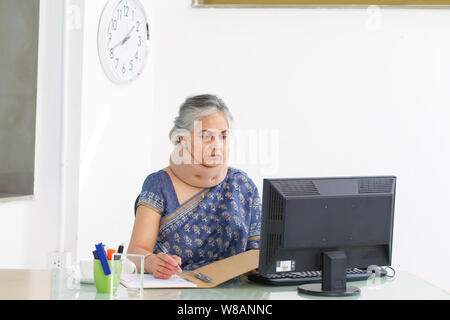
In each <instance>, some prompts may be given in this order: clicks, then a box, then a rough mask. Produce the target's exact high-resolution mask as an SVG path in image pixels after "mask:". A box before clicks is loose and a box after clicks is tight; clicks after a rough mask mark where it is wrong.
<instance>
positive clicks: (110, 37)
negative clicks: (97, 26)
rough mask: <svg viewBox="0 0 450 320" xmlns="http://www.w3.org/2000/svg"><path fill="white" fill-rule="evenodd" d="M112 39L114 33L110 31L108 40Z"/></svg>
mask: <svg viewBox="0 0 450 320" xmlns="http://www.w3.org/2000/svg"><path fill="white" fill-rule="evenodd" d="M111 39H112V33H111V32H108V40H110V41H111Z"/></svg>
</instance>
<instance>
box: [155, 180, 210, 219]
mask: <svg viewBox="0 0 450 320" xmlns="http://www.w3.org/2000/svg"><path fill="white" fill-rule="evenodd" d="M209 191H210V188H206V189H204V190H201V191H200V192H198V193H197V194H195V195H193V196H192V197H191V198H190V199H188V200H186V201H185V202H184V203H183V204H182V205H180V206H179V207H178V208H176V209H175V211H174V212H172V213H171V214H169V215H167V216H166V217H163V218H162V219H161V225H163V224H167V223H169V221H171V220H173V219H174V218H175V217H176V216H177V215H178V214H180V213H181V212H183V210H184V209H186V207H187V206H189V204H191V203H192V202H193V201H196V200H198V199H199V198H200V197H201V198H202V199H203V198H204V197H205V196H206V194H207V193H208V192H209Z"/></svg>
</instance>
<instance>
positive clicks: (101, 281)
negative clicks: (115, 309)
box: [94, 259, 122, 293]
mask: <svg viewBox="0 0 450 320" xmlns="http://www.w3.org/2000/svg"><path fill="white" fill-rule="evenodd" d="M112 262H114V290H113V291H114V292H115V291H117V288H118V287H119V282H120V275H121V273H122V261H121V260H108V264H109V268H110V269H111V270H112ZM94 282H95V287H96V288H97V291H98V292H102V293H111V274H109V275H105V273H104V272H103V267H102V264H101V262H100V260H99V259H94Z"/></svg>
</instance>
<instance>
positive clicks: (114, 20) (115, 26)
mask: <svg viewBox="0 0 450 320" xmlns="http://www.w3.org/2000/svg"><path fill="white" fill-rule="evenodd" d="M111 26H112V29H113V30H117V20H116V19H112V21H111Z"/></svg>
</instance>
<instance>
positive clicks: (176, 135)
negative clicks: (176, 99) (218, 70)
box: [169, 94, 233, 144]
mask: <svg viewBox="0 0 450 320" xmlns="http://www.w3.org/2000/svg"><path fill="white" fill-rule="evenodd" d="M218 111H220V112H222V113H223V114H224V116H225V118H226V119H227V121H228V127H229V128H231V124H232V122H233V116H232V115H231V112H230V110H229V109H228V107H227V106H226V105H225V103H224V102H223V101H222V99H220V98H219V97H217V96H215V95H211V94H204V95H198V96H193V97H189V98H187V99H186V100H185V101H184V102H183V104H182V105H181V106H180V110H179V113H178V116H177V117H176V118H175V120H174V126H173V128H172V130H170V133H169V139H170V141H172V143H173V144H178V143H179V142H180V136H183V135H185V134H186V132H190V131H192V130H193V129H194V122H195V121H199V120H200V119H201V118H203V117H205V116H207V115H210V114H213V113H216V112H218Z"/></svg>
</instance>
